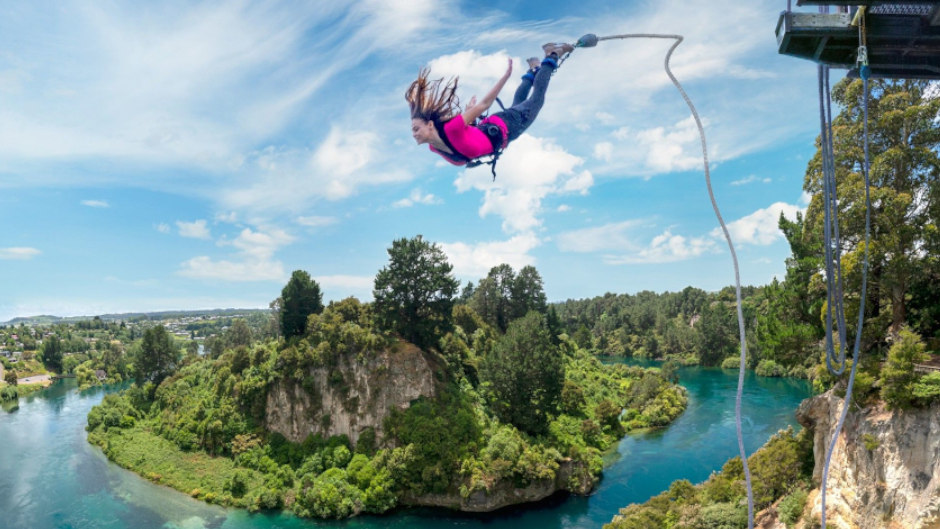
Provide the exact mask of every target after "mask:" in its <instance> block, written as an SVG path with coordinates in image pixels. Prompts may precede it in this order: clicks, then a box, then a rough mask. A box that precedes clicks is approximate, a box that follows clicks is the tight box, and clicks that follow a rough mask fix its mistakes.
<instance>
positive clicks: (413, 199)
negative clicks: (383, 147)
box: [392, 188, 441, 208]
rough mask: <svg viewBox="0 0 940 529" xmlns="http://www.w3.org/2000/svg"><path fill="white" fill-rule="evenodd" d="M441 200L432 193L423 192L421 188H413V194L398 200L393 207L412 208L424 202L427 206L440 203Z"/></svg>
mask: <svg viewBox="0 0 940 529" xmlns="http://www.w3.org/2000/svg"><path fill="white" fill-rule="evenodd" d="M440 203H441V200H440V199H439V198H437V197H435V196H434V195H433V194H431V193H423V192H422V191H421V190H420V189H417V188H415V189H412V190H411V194H409V195H408V197H407V198H403V199H401V200H396V201H395V203H393V204H392V207H395V208H410V207H411V206H414V205H415V204H424V205H425V206H430V205H432V204H440Z"/></svg>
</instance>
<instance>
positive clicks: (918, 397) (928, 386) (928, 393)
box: [914, 371, 940, 406]
mask: <svg viewBox="0 0 940 529" xmlns="http://www.w3.org/2000/svg"><path fill="white" fill-rule="evenodd" d="M914 399H915V402H916V404H918V405H921V406H926V405H928V404H930V403H931V402H934V401H936V400H940V371H934V372H933V373H929V374H927V375H924V376H922V377H920V379H919V380H917V381H916V382H914Z"/></svg>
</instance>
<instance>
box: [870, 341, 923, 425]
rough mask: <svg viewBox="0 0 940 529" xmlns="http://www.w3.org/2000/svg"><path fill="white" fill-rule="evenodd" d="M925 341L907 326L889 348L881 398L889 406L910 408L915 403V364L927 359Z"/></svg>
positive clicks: (882, 372) (883, 371)
mask: <svg viewBox="0 0 940 529" xmlns="http://www.w3.org/2000/svg"><path fill="white" fill-rule="evenodd" d="M924 349H925V346H924V342H923V340H922V339H921V337H920V336H919V335H918V334H916V333H915V332H913V331H911V330H910V329H908V328H907V327H904V328H902V329H901V332H900V334H899V336H898V340H897V341H896V342H895V344H894V345H892V346H891V348H890V349H888V359H887V361H886V362H885V366H884V368H883V369H882V370H881V398H882V399H884V401H885V402H886V403H887V404H888V407H889V408H909V407H911V406H912V405H913V399H914V382H915V380H917V375H916V374H915V373H914V364H915V363H917V362H922V361H924V359H926V354H925V353H924Z"/></svg>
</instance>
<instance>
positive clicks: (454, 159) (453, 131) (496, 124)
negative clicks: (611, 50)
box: [405, 43, 574, 179]
mask: <svg viewBox="0 0 940 529" xmlns="http://www.w3.org/2000/svg"><path fill="white" fill-rule="evenodd" d="M542 49H543V50H544V51H545V58H544V59H542V61H541V64H539V60H538V59H537V58H535V57H533V58H531V59H529V60H528V65H529V70H528V71H526V73H525V74H524V75H523V76H522V83H521V84H520V85H519V88H517V89H516V93H515V95H514V97H513V101H512V106H511V107H509V108H507V109H505V110H503V111H501V112H496V113H495V114H492V115H490V116H488V117H486V118H485V119H482V120H480V121H479V122H478V121H477V120H478V119H479V118H480V116H482V115H483V114H484V113H485V112H486V111H487V110H488V109H489V108H490V105H492V104H493V102H494V101H495V100H496V96H498V95H499V92H500V90H502V88H503V85H505V84H506V81H507V80H509V76H510V75H511V74H512V59H509V66H508V68H507V69H506V73H505V74H503V76H502V77H501V78H500V79H499V81H497V82H496V84H495V85H494V86H493V88H491V89H490V91H489V92H487V94H486V96H485V97H483V99H482V100H480V101H479V102H477V101H476V98H475V97H472V98H470V103H469V104H468V105H467V107H466V109H464V111H463V112H462V113H461V112H460V106H459V105H460V104H459V101H458V99H457V78H456V77H455V78H453V79H451V80H449V81H448V82H447V83H446V84H444V85H443V86H442V83H443V79H437V80H434V81H431V80H428V75H429V73H430V72H429V70H428V69H426V68H425V69H422V70H421V71H420V72H419V73H418V78H417V79H416V80H415V81H414V82H413V83H411V86H409V87H408V91H407V92H405V99H406V100H407V101H408V105H409V106H410V107H411V135H412V136H413V137H414V139H415V141H416V142H418V145H422V144H425V143H427V144H428V146H429V147H430V149H431V150H432V151H433V152H435V153H437V154H439V155H441V156H442V157H443V158H444V159H445V160H447V161H448V162H450V163H452V164H454V165H468V164H469V165H470V166H475V165H478V164H479V163H480V162H479V161H478V160H477V159H478V158H480V157H483V156H488V155H492V156H493V158H494V160H493V161H491V162H488V163H491V164H493V165H494V166H493V178H494V179H495V178H496V169H495V159H496V158H497V157H498V156H499V154H500V153H501V152H502V150H503V149H505V148H506V146H507V145H508V144H509V143H510V142H511V141H513V140H515V139H516V138H518V137H519V136H520V135H521V134H522V133H523V132H524V131H525V130H526V129H527V128H529V125H531V124H532V122H533V121H535V118H536V116H538V114H539V110H541V108H542V104H543V103H544V102H545V91H546V90H548V82H549V80H550V79H551V77H552V73H553V72H554V71H555V69H556V68H558V65H559V57H563V56H565V55H566V54H568V53H571V51H572V50H574V46H572V45H571V44H555V43H549V44H546V45H544V46H542ZM530 92H531V95H530Z"/></svg>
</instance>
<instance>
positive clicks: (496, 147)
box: [434, 118, 504, 181]
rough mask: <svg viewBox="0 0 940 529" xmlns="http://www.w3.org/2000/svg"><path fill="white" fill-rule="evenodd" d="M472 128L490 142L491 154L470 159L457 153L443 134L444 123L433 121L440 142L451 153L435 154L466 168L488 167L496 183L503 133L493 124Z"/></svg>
mask: <svg viewBox="0 0 940 529" xmlns="http://www.w3.org/2000/svg"><path fill="white" fill-rule="evenodd" d="M454 119H456V118H454ZM474 126H475V127H476V128H478V129H480V131H481V132H483V134H485V135H486V138H487V139H488V140H490V145H492V146H493V152H492V153H491V154H486V155H483V156H480V157H478V158H470V157H469V156H466V155H464V154H463V153H461V152H460V151H458V150H457V148H456V147H454V145H453V144H452V143H451V142H450V139H448V138H447V134H446V133H445V132H444V123H441V122H440V121H437V120H435V121H434V128H436V129H437V135H438V136H440V137H441V141H443V142H444V145H446V146H447V148H448V149H450V151H451V152H444V151H440V150H439V151H437V152H438V153H439V154H441V155H442V156H444V157H445V158H447V159H448V160H453V161H455V162H457V163H462V164H466V165H467V167H477V166H479V165H483V164H486V165H489V166H490V171H491V172H492V173H493V181H496V162H497V160H499V155H501V154H502V153H503V142H504V138H503V131H502V130H501V129H500V128H499V126H497V125H496V124H495V123H484V124H478V125H474ZM487 158H488V159H487Z"/></svg>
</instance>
